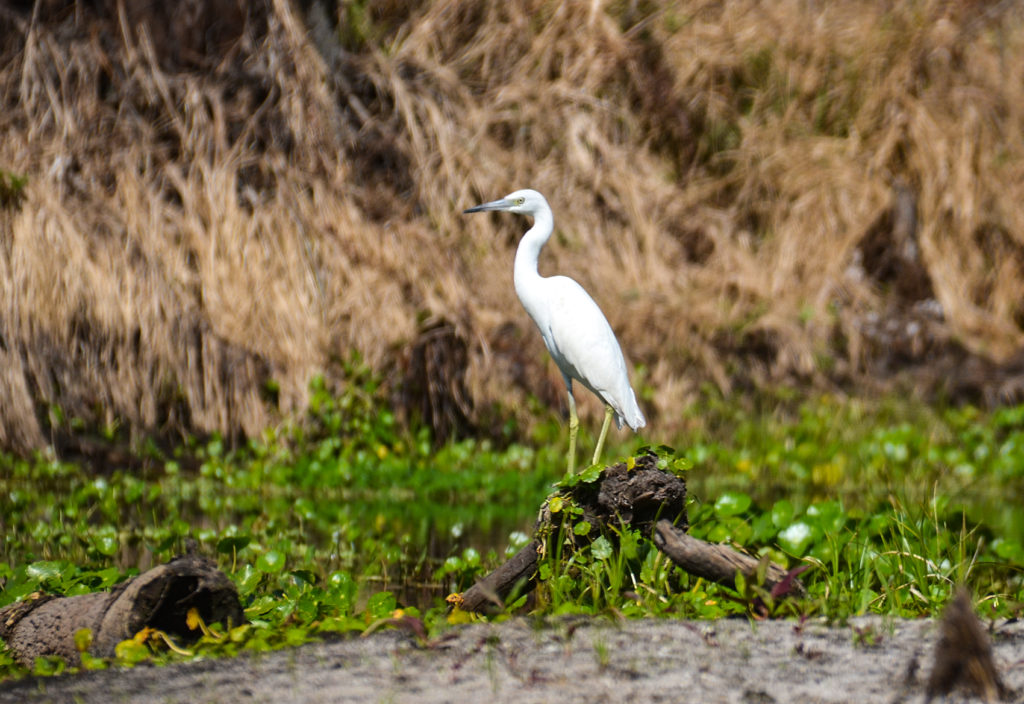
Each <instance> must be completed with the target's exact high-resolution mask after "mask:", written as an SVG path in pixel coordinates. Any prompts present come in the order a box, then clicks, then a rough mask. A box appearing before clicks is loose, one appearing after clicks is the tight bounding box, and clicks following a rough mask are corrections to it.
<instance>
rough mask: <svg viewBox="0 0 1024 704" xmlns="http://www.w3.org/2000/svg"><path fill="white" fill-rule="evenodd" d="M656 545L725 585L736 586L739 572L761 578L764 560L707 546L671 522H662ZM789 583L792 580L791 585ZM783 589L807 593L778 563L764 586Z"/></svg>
mask: <svg viewBox="0 0 1024 704" xmlns="http://www.w3.org/2000/svg"><path fill="white" fill-rule="evenodd" d="M654 544H655V545H656V546H657V547H658V549H659V550H661V551H662V552H663V553H665V554H666V555H668V557H669V559H671V560H672V562H674V563H676V565H678V566H679V567H681V568H683V569H684V570H685V571H687V572H689V573H690V574H692V575H696V576H697V577H703V578H704V579H707V580H710V581H712V582H716V583H718V584H722V585H725V586H727V587H735V586H736V573H737V572H740V573H742V574H743V576H744V577H745V578H747V579H748V580H750V579H751V578H755V577H756V575H757V571H758V568H759V566H760V561H759V560H757V559H755V558H753V557H750V556H749V555H744V554H743V553H740V552H737V551H736V550H733V549H732V548H730V547H729V546H728V545H715V544H712V543H706V542H704V541H703V540H698V539H697V538H693V537H691V536H689V535H687V534H686V533H685V532H683V531H681V530H679V529H678V528H677V527H676V526H673V525H672V524H671V523H670V522H668V521H658V524H657V525H656V526H655V528H654ZM787 580H790V581H789V583H787ZM780 585H781V586H782V587H783V588H785V589H786V591H787V592H788V591H793V592H796V593H798V594H803V593H805V590H804V587H803V584H801V583H800V581H799V580H797V579H795V578H794V577H793V576H792V575H791V574H790V573H787V572H786V570H784V569H783V568H782V567H779V566H778V565H776V564H774V563H768V564H767V565H766V569H765V573H764V582H763V583H762V585H761V586H763V587H765V588H766V589H768V590H772V589H774V588H775V587H777V586H780Z"/></svg>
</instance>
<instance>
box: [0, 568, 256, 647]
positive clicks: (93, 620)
mask: <svg viewBox="0 0 1024 704" xmlns="http://www.w3.org/2000/svg"><path fill="white" fill-rule="evenodd" d="M193 607H194V608H196V609H197V610H198V612H199V615H200V616H201V617H202V618H203V621H205V622H206V623H217V622H220V623H225V624H226V623H229V622H230V623H231V624H233V625H238V624H241V623H243V622H244V619H245V616H244V615H243V613H242V607H241V604H240V603H239V601H238V590H237V589H236V588H235V585H234V583H233V582H232V581H231V580H230V579H228V577H227V576H226V575H225V574H224V573H223V572H221V571H220V570H218V569H217V565H216V563H214V562H213V561H212V560H210V559H208V558H205V557H200V556H198V555H184V556H182V557H177V558H175V559H173V560H171V561H170V562H168V563H167V564H164V565H159V566H158V567H154V568H153V569H151V570H149V571H147V572H144V573H142V574H140V575H138V576H137V577H133V578H132V579H129V580H127V581H126V582H124V583H122V584H119V585H117V586H116V587H114V588H113V589H112V590H110V591H108V592H97V593H95V594H83V595H80V596H72V597H51V596H41V597H38V598H35V599H26V600H24V601H19V602H16V603H14V604H10V605H8V606H5V607H4V608H3V609H0V638H2V639H3V640H4V642H5V643H6V644H7V647H8V649H9V650H10V651H11V653H12V654H13V655H14V657H15V658H16V659H17V661H18V662H19V663H21V664H22V665H24V666H26V667H32V665H33V663H34V662H35V659H36V657H39V656H45V655H58V656H60V657H63V658H64V659H65V660H66V661H68V663H69V664H71V665H77V664H79V662H80V657H79V653H78V650H77V649H76V648H75V631H77V630H79V629H82V628H88V629H90V630H91V631H92V646H91V647H90V648H89V651H90V653H91V654H92V655H93V656H95V657H112V656H113V655H114V648H115V647H116V646H117V644H118V643H119V642H121V641H122V640H125V639H127V638H131V637H132V636H133V635H135V634H136V633H137V632H139V631H140V630H142V629H143V628H145V627H147V626H149V627H152V628H156V629H158V630H161V631H164V632H165V633H168V634H170V635H172V636H176V637H178V638H180V639H181V640H182V641H189V640H194V639H195V638H196V633H195V632H192V631H190V629H189V628H188V626H187V625H186V615H187V614H188V611H189V610H190V609H192V608H193Z"/></svg>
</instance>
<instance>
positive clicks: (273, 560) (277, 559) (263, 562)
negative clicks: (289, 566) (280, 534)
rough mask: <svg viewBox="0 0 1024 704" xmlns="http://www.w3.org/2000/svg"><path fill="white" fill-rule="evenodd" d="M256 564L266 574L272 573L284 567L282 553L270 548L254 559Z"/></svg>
mask: <svg viewBox="0 0 1024 704" xmlns="http://www.w3.org/2000/svg"><path fill="white" fill-rule="evenodd" d="M256 566H257V567H258V568H259V569H260V570H261V571H263V572H265V573H267V574H274V573H277V572H280V571H281V570H283V569H284V553H282V552H279V551H277V550H270V551H269V552H266V553H264V554H262V555H260V557H259V559H258V560H256Z"/></svg>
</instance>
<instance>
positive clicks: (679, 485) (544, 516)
mask: <svg viewBox="0 0 1024 704" xmlns="http://www.w3.org/2000/svg"><path fill="white" fill-rule="evenodd" d="M556 495H558V496H562V497H563V498H567V499H571V500H572V502H573V503H574V504H575V505H576V506H579V507H581V508H582V509H583V515H582V518H581V520H585V521H588V522H589V523H590V524H591V526H593V529H592V531H591V532H590V536H592V537H596V536H598V535H601V534H602V533H603V532H605V531H606V530H607V529H609V528H612V529H617V528H619V527H620V526H622V525H626V526H629V527H630V528H633V529H635V530H638V531H640V532H642V533H644V534H650V532H651V529H652V527H653V525H654V522H655V521H657V520H659V519H668V520H669V521H673V522H675V523H676V524H677V525H681V526H682V527H683V528H684V529H685V527H686V482H684V481H683V480H682V479H681V478H680V477H677V476H675V475H673V474H670V473H669V472H665V471H663V470H661V469H659V468H658V458H657V456H655V455H651V454H649V455H642V456H640V457H637V458H636V462H635V463H634V466H633V467H632V468H628V467H627V466H626V465H625V464H624V463H621V462H620V463H619V464H616V465H612V466H611V467H607V468H605V469H604V471H602V472H601V474H600V476H599V477H598V478H597V480H596V481H594V482H590V483H587V482H580V483H579V484H577V485H575V486H573V487H570V488H569V489H567V490H566V489H563V490H561V491H560V492H559V493H558V494H556ZM551 498H554V497H549V499H548V501H547V502H545V504H544V506H543V507H542V509H541V516H540V520H539V521H538V522H537V526H535V528H534V535H535V536H540V535H557V534H558V528H559V526H560V524H561V521H562V520H563V519H564V516H565V514H564V512H555V513H552V512H551V510H550V503H551ZM574 538H575V539H576V540H577V541H579V542H583V541H586V540H587V538H586V537H583V536H574ZM542 546H543V539H542V538H540V537H534V539H533V540H532V541H530V543H529V544H527V545H526V546H525V547H524V548H523V549H521V550H520V551H519V552H517V553H516V554H515V555H514V556H513V557H512V558H511V559H510V560H508V561H507V562H506V563H505V564H503V565H502V566H501V567H499V568H498V569H496V570H495V571H494V572H492V573H491V574H489V575H487V576H486V577H484V578H483V579H481V580H480V581H479V582H477V583H476V584H474V585H473V586H472V587H470V588H469V589H467V590H466V592H465V593H464V594H462V595H461V598H457V599H455V603H457V604H458V606H459V607H460V608H462V609H464V610H466V611H474V612H487V611H494V610H500V609H501V608H502V607H503V604H504V600H505V598H506V597H507V596H508V595H509V594H510V593H511V592H512V591H513V590H514V589H518V590H519V593H526V592H529V591H531V590H532V589H533V588H534V587H535V586H536V572H537V562H538V559H539V551H540V549H541V548H542ZM517 585H518V586H517Z"/></svg>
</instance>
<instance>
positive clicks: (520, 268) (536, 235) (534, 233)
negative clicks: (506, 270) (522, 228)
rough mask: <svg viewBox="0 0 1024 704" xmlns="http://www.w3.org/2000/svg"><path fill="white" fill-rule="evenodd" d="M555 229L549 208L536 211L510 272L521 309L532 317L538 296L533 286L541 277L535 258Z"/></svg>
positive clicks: (534, 316)
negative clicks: (533, 302) (533, 301)
mask: <svg viewBox="0 0 1024 704" xmlns="http://www.w3.org/2000/svg"><path fill="white" fill-rule="evenodd" d="M554 228H555V219H554V216H553V215H552V214H551V208H549V207H547V204H545V207H543V208H541V209H540V210H538V211H537V212H536V213H535V214H534V216H533V227H531V228H530V229H529V230H527V231H526V234H525V235H523V239H521V240H520V241H519V248H518V249H517V250H516V263H515V267H514V268H513V270H512V279H513V282H514V283H515V287H516V295H518V296H519V300H520V301H522V303H523V307H525V308H526V311H527V312H528V313H529V314H530V315H531V316H533V318H534V320H536V315H534V311H535V308H534V306H533V305H531V303H532V298H533V296H536V295H538V294H539V291H538V290H537V288H536V285H531V284H534V283H535V282H536V281H538V280H540V279H541V278H543V277H541V275H540V273H539V272H538V271H537V258H538V257H539V256H540V250H541V248H543V247H544V244H545V243H546V242H547V241H548V239H549V238H550V237H551V232H552V231H553V230H554Z"/></svg>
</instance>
